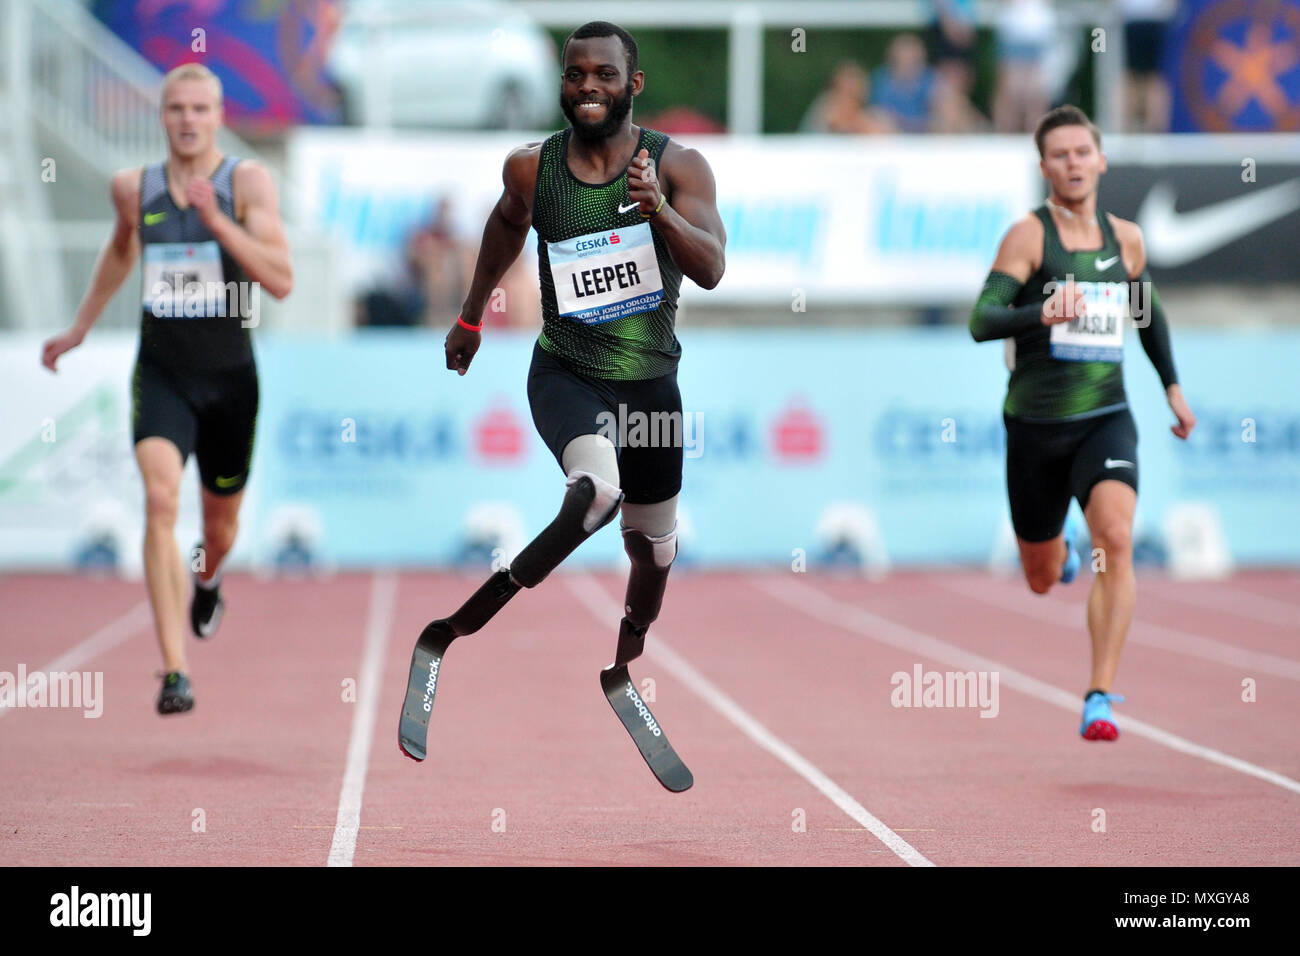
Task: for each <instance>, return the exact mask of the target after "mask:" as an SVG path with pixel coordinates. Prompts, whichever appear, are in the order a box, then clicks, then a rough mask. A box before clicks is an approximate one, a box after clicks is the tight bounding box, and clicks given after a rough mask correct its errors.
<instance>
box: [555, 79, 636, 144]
mask: <svg viewBox="0 0 1300 956" xmlns="http://www.w3.org/2000/svg"><path fill="white" fill-rule="evenodd" d="M560 109H562V110H563V111H564V117H565V119H567V120H568V121H569V125H570V126H572V127H573V132H574V135H576V136H577V137H578V139H580V140H582V141H583V142H585V143H599V142H602V141H604V140H607V139H609V138H610V137H611V136H613V135H614V134H615V133H617V132H618V131H619V130H620V129H621V128H622V126H623V121H624V120H626V119H627V117H628V114H630V113H631V112H632V83H631V81H629V82H628V84H627V86H626V87H625V88H624V90H623V95H622V96H619V97H615V98H614V100H613V101H612V102H611V103H610V104H609V109H608V111H607V112H606V113H605V118H604V119H603V120H601V121H600V122H599V123H585V122H580V121H579V120H578V113H577V111H576V110H575V109H574V108H573V106H572V105H571V104H570V103H569V101H568V99H566V98H565V96H564V94H563V93H561V94H560Z"/></svg>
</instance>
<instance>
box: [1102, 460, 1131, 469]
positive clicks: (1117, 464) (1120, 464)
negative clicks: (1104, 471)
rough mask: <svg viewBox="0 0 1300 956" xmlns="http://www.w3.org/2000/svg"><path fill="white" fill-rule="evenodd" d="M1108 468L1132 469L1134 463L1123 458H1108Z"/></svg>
mask: <svg viewBox="0 0 1300 956" xmlns="http://www.w3.org/2000/svg"><path fill="white" fill-rule="evenodd" d="M1106 467H1107V468H1132V467H1133V462H1131V461H1125V460H1124V459H1123V458H1107V459H1106Z"/></svg>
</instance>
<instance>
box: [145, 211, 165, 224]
mask: <svg viewBox="0 0 1300 956" xmlns="http://www.w3.org/2000/svg"><path fill="white" fill-rule="evenodd" d="M166 218H167V213H165V212H147V213H145V214H144V224H145V225H146V226H152V225H153V224H154V223H156V222H162V221H163V220H164V219H166Z"/></svg>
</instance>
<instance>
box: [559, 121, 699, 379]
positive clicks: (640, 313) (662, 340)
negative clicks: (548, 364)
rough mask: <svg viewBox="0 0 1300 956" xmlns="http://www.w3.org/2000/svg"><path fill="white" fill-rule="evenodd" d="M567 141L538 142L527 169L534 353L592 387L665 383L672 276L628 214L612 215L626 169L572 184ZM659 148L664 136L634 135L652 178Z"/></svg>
mask: <svg viewBox="0 0 1300 956" xmlns="http://www.w3.org/2000/svg"><path fill="white" fill-rule="evenodd" d="M571 132H572V131H571V130H568V129H566V130H561V131H560V132H558V133H555V134H554V135H552V136H550V137H549V138H547V140H546V141H545V142H544V143H543V144H542V151H541V155H540V157H539V159H538V164H537V188H536V191H535V192H534V194H533V228H534V229H536V230H537V272H538V276H539V278H540V279H541V287H542V333H541V335H540V336H539V337H538V340H537V341H538V344H539V345H540V346H541V347H542V348H543V349H545V350H546V351H547V352H550V353H552V354H554V355H557V356H559V357H560V358H561V359H563V360H564V361H566V362H567V363H568V364H569V365H571V366H573V367H574V368H576V369H577V370H578V371H580V372H582V373H584V374H586V375H590V376H592V377H593V378H604V379H618V380H635V379H649V378H658V377H660V376H662V375H667V374H668V373H669V372H672V371H674V370H675V369H676V368H677V363H678V360H679V359H680V358H681V352H682V348H681V344H680V343H679V342H678V341H677V335H676V332H675V331H674V325H675V321H676V316H677V295H678V292H679V291H680V289H681V285H682V273H681V270H680V269H679V268H677V265H676V263H674V262H673V258H672V255H671V254H670V253H669V251H668V243H667V242H666V241H665V240H664V238H663V237H662V236H661V235H659V233H658V232H656V231H655V230H654V229H652V228H651V226H650V221H649V220H646V219H642V218H641V213H640V210H639V208H638V207H636V206H633V207H632V208H631V209H627V211H625V212H619V208H620V207H624V208H626V207H627V206H629V205H631V203H630V202H629V200H628V191H627V170H624V171H623V172H622V173H620V174H619V175H618V177H617V178H615V179H612V180H610V181H609V182H607V183H603V184H600V185H592V184H589V183H584V182H581V181H579V180H578V178H577V177H576V176H574V175H573V172H572V171H571V170H570V169H569V164H568V161H567V156H568V145H569V137H570V134H571ZM667 144H668V136H667V135H666V134H664V133H660V132H657V131H655V130H650V129H644V128H643V129H642V130H641V137H640V139H639V141H638V142H637V147H636V151H635V152H640V151H641V149H643V148H644V149H646V150H648V151H649V153H650V157H651V158H652V159H653V160H654V161H655V168H656V169H658V167H659V160H660V158H661V157H662V156H663V152H664V147H665V146H667Z"/></svg>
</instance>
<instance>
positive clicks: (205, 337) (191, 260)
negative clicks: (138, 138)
mask: <svg viewBox="0 0 1300 956" xmlns="http://www.w3.org/2000/svg"><path fill="white" fill-rule="evenodd" d="M238 163H239V160H238V159H237V158H235V157H232V156H227V157H225V158H224V159H222V161H221V163H220V165H218V166H217V169H216V172H214V173H213V174H212V188H213V191H214V192H215V193H216V199H217V205H218V206H219V207H220V209H221V211H222V212H223V213H225V214H226V215H227V216H229V217H230V218H231V219H234V218H235V190H234V173H235V166H236V164H238ZM140 245H141V254H142V255H141V258H142V267H141V273H140V275H141V306H142V308H143V318H142V320H141V323H140V358H141V359H144V360H148V361H150V362H153V363H154V364H156V365H160V366H162V367H163V368H165V369H168V370H169V371H172V372H175V373H177V374H184V373H190V372H205V371H213V370H216V369H224V368H234V367H238V366H243V365H250V364H252V363H253V347H252V342H251V339H250V338H249V331H248V327H247V326H248V325H249V324H251V323H252V322H253V321H254V319H253V317H252V316H251V315H250V311H251V309H252V308H253V307H255V306H256V305H257V304H258V303H257V296H258V294H259V292H260V290H254V288H253V285H252V283H251V282H250V281H249V278H248V275H247V274H246V273H245V272H244V269H243V267H242V266H241V265H240V264H239V263H238V262H236V261H235V259H234V257H233V256H231V255H230V254H229V253H228V252H227V251H226V250H225V249H223V248H222V247H221V246H220V244H218V242H217V240H216V237H215V236H213V234H212V233H211V232H210V231H209V230H208V227H207V226H205V225H203V222H202V220H200V219H199V212H198V210H197V209H195V208H194V207H193V206H188V207H186V208H185V209H181V208H180V207H179V206H177V205H176V202H175V200H173V199H172V195H171V192H170V190H168V188H167V164H166V163H165V162H162V163H154V164H152V165H149V166H146V167H144V169H143V170H142V171H141V174H140Z"/></svg>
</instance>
